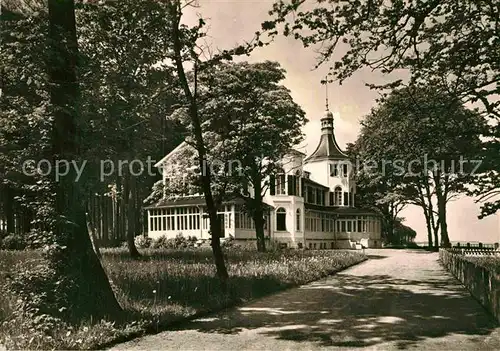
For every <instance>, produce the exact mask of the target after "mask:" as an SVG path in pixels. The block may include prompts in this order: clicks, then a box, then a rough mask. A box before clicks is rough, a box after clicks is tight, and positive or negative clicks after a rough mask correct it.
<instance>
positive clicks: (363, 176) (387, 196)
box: [347, 133, 408, 244]
mask: <svg viewBox="0 0 500 351" xmlns="http://www.w3.org/2000/svg"><path fill="white" fill-rule="evenodd" d="M372 142H373V140H372V139H371V136H368V133H365V134H361V135H360V136H359V138H358V140H356V143H355V144H349V145H348V146H347V154H348V155H349V156H350V159H351V162H352V164H354V165H355V167H356V169H355V177H356V205H357V206H358V207H361V208H369V209H371V210H374V211H375V212H377V213H379V214H380V215H381V217H382V236H383V238H384V241H385V242H386V243H388V244H394V240H395V239H396V235H395V233H394V230H395V226H396V223H397V219H398V215H399V213H400V212H401V211H402V210H403V209H404V208H405V207H406V205H407V203H408V201H407V199H406V198H405V197H404V196H403V195H402V193H401V186H400V184H398V181H397V180H396V178H397V177H396V175H395V172H396V170H395V169H394V167H392V166H391V165H387V166H386V167H384V171H383V172H380V173H373V172H370V171H368V172H363V168H362V167H359V166H358V165H360V164H362V163H368V162H370V160H371V158H372V157H373V153H375V152H376V150H374V149H373V148H371V145H372ZM357 168H359V169H357Z"/></svg>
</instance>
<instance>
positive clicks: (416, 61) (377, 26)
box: [263, 0, 500, 116]
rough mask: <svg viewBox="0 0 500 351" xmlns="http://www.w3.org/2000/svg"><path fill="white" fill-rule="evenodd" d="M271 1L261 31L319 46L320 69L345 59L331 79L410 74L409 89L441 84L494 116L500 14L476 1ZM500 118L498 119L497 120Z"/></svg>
mask: <svg viewBox="0 0 500 351" xmlns="http://www.w3.org/2000/svg"><path fill="white" fill-rule="evenodd" d="M384 5H385V4H384V3H383V0H368V1H341V0H324V1H318V3H317V4H315V6H313V7H312V8H307V4H306V1H304V0H292V1H290V2H289V1H283V0H280V1H277V2H276V3H275V4H274V6H273V10H272V11H271V12H270V13H271V15H272V16H273V17H272V18H271V20H270V21H266V22H265V23H263V29H265V30H267V31H269V33H270V34H271V35H276V34H278V30H279V29H280V24H283V28H282V30H281V31H282V33H283V34H284V35H290V36H293V37H294V38H296V39H298V40H300V41H301V42H302V43H303V44H304V46H306V47H308V46H314V45H316V44H321V49H320V51H319V55H320V56H319V59H318V63H319V64H322V63H325V62H328V61H331V60H333V58H334V57H336V55H337V51H343V55H342V58H341V60H340V61H336V62H335V63H334V64H333V65H332V66H331V68H330V69H331V73H332V74H333V75H334V76H335V77H336V78H337V79H339V80H341V81H342V80H344V79H346V78H348V77H349V76H351V75H352V74H353V73H354V72H355V71H357V70H359V69H360V68H362V67H369V68H372V69H375V70H380V71H381V72H382V73H391V72H394V71H396V70H399V69H408V70H409V71H410V73H411V80H412V82H415V83H417V82H418V83H422V82H424V83H426V84H429V83H437V82H439V83H440V84H439V85H442V83H443V82H446V83H447V87H448V88H449V89H450V91H451V92H452V93H453V94H454V95H457V96H459V97H460V98H462V97H464V98H465V99H466V101H477V100H480V101H481V102H482V103H483V104H484V105H485V107H486V109H487V111H488V112H489V113H495V114H497V115H498V113H499V112H500V111H499V110H498V108H499V107H500V102H499V101H498V100H497V99H495V95H498V94H499V92H500V90H499V89H500V85H499V84H498V82H499V78H500V77H499V76H498V74H499V70H500V56H499V55H500V53H499V51H498V50H497V46H498V28H497V22H498V15H499V11H500V10H499V8H498V6H495V5H494V2H492V1H489V0H477V1H472V2H471V1H468V0H460V1H452V0H445V1H431V2H425V1H417V2H403V1H396V2H393V3H392V4H391V6H384ZM499 116H500V115H499Z"/></svg>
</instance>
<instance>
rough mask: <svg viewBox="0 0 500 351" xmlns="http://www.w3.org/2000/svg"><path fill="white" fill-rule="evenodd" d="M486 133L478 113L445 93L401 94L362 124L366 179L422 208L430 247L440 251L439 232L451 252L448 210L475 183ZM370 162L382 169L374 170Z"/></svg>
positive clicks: (384, 101) (426, 90)
mask: <svg viewBox="0 0 500 351" xmlns="http://www.w3.org/2000/svg"><path fill="white" fill-rule="evenodd" d="M485 129H486V126H485V122H484V119H482V118H481V117H480V116H479V114H478V113H477V112H475V111H471V110H468V109H466V108H464V107H463V106H462V103H461V101H460V100H459V99H458V98H454V97H452V96H448V95H444V94H442V92H441V90H439V89H437V90H436V89H434V87H420V88H418V89H417V88H406V89H400V90H395V91H394V92H393V93H392V94H391V95H390V96H389V97H388V98H385V99H382V100H381V101H380V104H379V106H378V107H377V108H374V109H373V110H372V112H371V113H370V114H369V115H368V116H367V117H366V118H365V120H364V121H363V123H362V130H361V135H360V137H359V139H358V141H357V144H358V148H359V150H360V154H361V156H362V158H363V159H362V160H361V161H362V162H363V165H362V167H363V171H362V173H367V174H368V176H369V177H370V178H371V179H378V181H379V182H380V180H383V181H384V182H387V184H390V185H391V186H390V187H389V188H388V189H386V190H389V191H392V192H393V193H392V194H391V193H388V194H387V195H388V196H395V195H397V197H398V198H399V199H401V198H404V199H405V201H407V202H408V203H411V204H414V205H417V206H420V207H421V208H422V209H423V211H424V215H425V217H426V222H427V227H428V235H429V244H431V241H432V234H434V244H435V245H436V246H437V245H439V242H438V241H437V230H438V228H439V229H440V231H441V238H442V239H441V243H442V245H444V246H449V245H450V241H449V237H448V229H447V221H446V217H447V216H446V205H447V203H448V202H449V201H450V200H452V199H453V198H455V197H456V196H457V194H459V193H465V192H466V191H467V187H466V186H467V185H468V184H470V183H471V182H472V180H473V176H474V172H475V171H476V170H477V162H474V160H478V156H479V154H480V151H481V140H480V138H479V136H480V135H481V134H482V133H483V132H484V131H485ZM370 161H375V162H376V164H377V165H378V167H376V169H370V167H369V166H367V163H368V162H370ZM381 165H382V167H381ZM386 165H390V167H389V168H387V167H386ZM371 167H373V166H371ZM388 170H389V171H388ZM370 178H369V179H370ZM435 214H436V215H437V218H435ZM431 233H432V234H431Z"/></svg>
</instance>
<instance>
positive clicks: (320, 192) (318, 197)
mask: <svg viewBox="0 0 500 351" xmlns="http://www.w3.org/2000/svg"><path fill="white" fill-rule="evenodd" d="M324 196H325V194H324V193H323V190H321V189H316V204H317V205H321V206H323V205H324V204H325V197H324Z"/></svg>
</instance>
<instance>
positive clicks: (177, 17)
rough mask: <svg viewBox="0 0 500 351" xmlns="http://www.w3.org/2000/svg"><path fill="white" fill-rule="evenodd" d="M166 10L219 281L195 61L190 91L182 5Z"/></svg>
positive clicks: (217, 229)
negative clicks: (181, 23) (187, 110)
mask: <svg viewBox="0 0 500 351" xmlns="http://www.w3.org/2000/svg"><path fill="white" fill-rule="evenodd" d="M168 8H169V12H170V16H171V17H172V28H171V30H172V41H173V49H174V50H173V51H174V61H175V66H176V70H177V75H178V77H179V81H180V84H181V87H182V90H183V91H184V94H185V95H186V99H187V100H188V102H189V117H190V119H191V123H192V124H193V127H194V128H193V129H194V139H195V148H196V151H197V152H198V162H199V165H200V171H201V173H200V180H201V187H202V190H203V194H204V195H205V202H206V205H207V212H208V215H209V219H210V233H211V235H212V239H211V244H212V252H213V255H214V261H215V267H216V268H217V276H218V277H219V278H220V279H221V281H223V282H225V281H227V279H228V278H229V274H228V273H227V268H226V263H225V261H224V255H223V253H222V248H221V245H220V238H221V233H222V228H221V225H220V222H219V218H218V216H217V204H216V203H215V201H214V197H213V195H212V177H211V172H210V167H207V166H208V165H207V162H206V161H207V152H206V147H205V142H204V140H203V130H202V128H201V120H200V116H199V115H198V102H197V100H196V84H197V82H196V80H197V77H196V70H197V67H196V64H195V68H194V76H195V77H194V85H195V88H194V93H191V88H190V86H189V82H188V80H187V78H186V72H185V71H184V66H183V43H182V42H181V29H180V21H181V16H182V6H181V2H180V1H179V0H176V1H172V2H170V3H169V7H168Z"/></svg>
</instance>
